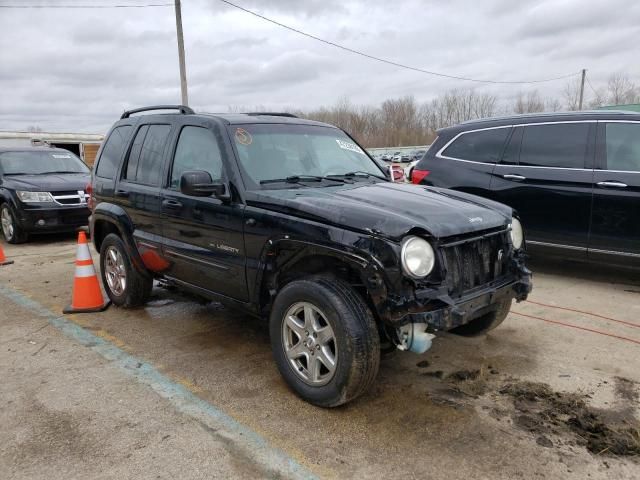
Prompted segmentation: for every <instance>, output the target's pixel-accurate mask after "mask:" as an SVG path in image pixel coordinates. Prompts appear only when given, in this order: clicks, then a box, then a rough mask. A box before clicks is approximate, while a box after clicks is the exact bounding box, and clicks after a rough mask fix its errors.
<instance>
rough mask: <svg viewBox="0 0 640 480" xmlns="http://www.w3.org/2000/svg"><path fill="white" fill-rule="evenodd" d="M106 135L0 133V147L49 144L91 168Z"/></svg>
mask: <svg viewBox="0 0 640 480" xmlns="http://www.w3.org/2000/svg"><path fill="white" fill-rule="evenodd" d="M102 140H104V135H101V134H94V133H52V132H11V131H0V147H29V146H33V145H43V144H49V145H51V146H54V147H59V148H64V149H67V150H69V151H70V152H73V153H75V154H76V155H77V156H79V157H80V158H81V159H82V160H83V161H84V163H86V164H87V165H89V166H91V165H93V162H94V161H95V159H96V154H97V153H98V149H99V148H100V144H101V143H102Z"/></svg>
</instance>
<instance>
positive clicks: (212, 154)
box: [171, 127, 222, 189]
mask: <svg viewBox="0 0 640 480" xmlns="http://www.w3.org/2000/svg"><path fill="white" fill-rule="evenodd" d="M189 170H204V171H205V172H209V173H210V174H211V178H212V179H213V180H219V179H221V178H222V154H221V153H220V147H219V146H218V142H217V141H216V139H215V137H214V136H213V132H211V131H210V130H208V129H206V128H202V127H184V128H183V129H182V132H180V138H179V139H178V145H177V146H176V153H175V156H174V160H173V168H172V169H171V188H174V189H177V188H179V187H180V178H181V177H182V174H183V173H184V172H188V171H189Z"/></svg>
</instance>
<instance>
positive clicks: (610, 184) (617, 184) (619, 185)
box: [596, 182, 627, 188]
mask: <svg viewBox="0 0 640 480" xmlns="http://www.w3.org/2000/svg"><path fill="white" fill-rule="evenodd" d="M596 185H598V186H599V187H605V188H608V187H613V188H627V184H626V183H622V182H598V183H596Z"/></svg>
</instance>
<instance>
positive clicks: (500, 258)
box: [376, 228, 532, 353]
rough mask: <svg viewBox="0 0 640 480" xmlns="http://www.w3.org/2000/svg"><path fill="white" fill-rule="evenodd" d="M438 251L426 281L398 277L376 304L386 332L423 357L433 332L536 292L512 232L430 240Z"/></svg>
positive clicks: (402, 346)
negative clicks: (512, 237)
mask: <svg viewBox="0 0 640 480" xmlns="http://www.w3.org/2000/svg"><path fill="white" fill-rule="evenodd" d="M430 240H431V243H432V245H433V247H434V250H435V252H436V265H435V268H434V270H433V273H431V274H430V275H428V276H427V277H426V278H425V279H422V280H416V279H410V278H406V276H403V278H399V279H396V281H395V282H394V285H393V286H391V287H388V289H387V292H386V294H387V295H386V298H384V299H383V300H382V299H380V300H381V301H380V302H379V303H378V304H377V305H376V310H377V311H378V314H379V316H380V318H381V320H382V321H383V322H384V325H385V331H386V332H387V334H388V336H389V337H390V339H391V340H392V341H393V342H394V343H395V344H396V346H397V347H398V348H399V349H401V350H410V351H413V352H416V353H422V352H424V351H426V350H428V348H430V346H431V340H432V338H433V333H434V332H438V331H447V330H452V329H455V328H456V327H461V326H463V325H466V324H468V323H470V322H473V321H474V320H476V319H479V318H481V317H484V316H486V315H490V314H492V313H493V312H496V311H497V310H498V309H499V308H501V305H502V304H504V303H505V302H510V301H511V300H512V299H515V300H516V301H518V302H520V301H523V300H525V299H526V298H527V296H528V294H529V293H530V292H531V289H532V284H531V271H530V270H529V269H527V267H526V266H525V257H526V254H525V251H524V245H523V246H522V248H520V249H515V248H514V247H513V244H512V242H511V241H510V230H509V228H498V229H494V230H491V231H486V232H481V233H475V234H472V235H466V236H459V237H454V238H446V239H443V240H435V239H430Z"/></svg>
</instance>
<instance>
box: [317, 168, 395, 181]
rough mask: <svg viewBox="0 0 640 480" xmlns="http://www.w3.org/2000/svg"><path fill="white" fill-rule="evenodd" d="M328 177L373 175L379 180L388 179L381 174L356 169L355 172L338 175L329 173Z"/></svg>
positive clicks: (365, 176)
mask: <svg viewBox="0 0 640 480" xmlns="http://www.w3.org/2000/svg"><path fill="white" fill-rule="evenodd" d="M329 176H330V177H347V178H353V177H364V178H369V177H375V178H379V179H380V180H388V179H387V178H385V177H383V176H382V175H376V174H374V173H369V172H364V171H360V170H358V171H356V172H349V173H342V174H340V175H329Z"/></svg>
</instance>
